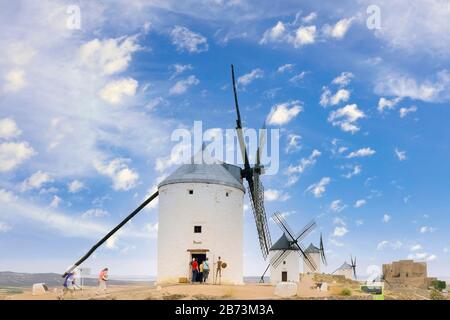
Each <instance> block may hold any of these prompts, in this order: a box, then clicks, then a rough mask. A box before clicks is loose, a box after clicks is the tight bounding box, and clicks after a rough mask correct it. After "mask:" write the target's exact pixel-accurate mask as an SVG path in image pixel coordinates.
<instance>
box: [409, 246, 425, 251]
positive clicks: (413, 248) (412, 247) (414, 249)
mask: <svg viewBox="0 0 450 320" xmlns="http://www.w3.org/2000/svg"><path fill="white" fill-rule="evenodd" d="M422 249H423V247H422V246H421V245H420V244H415V245H413V246H411V247H410V248H409V250H410V251H413V252H414V251H419V250H422Z"/></svg>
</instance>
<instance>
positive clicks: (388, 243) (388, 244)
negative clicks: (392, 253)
mask: <svg viewBox="0 0 450 320" xmlns="http://www.w3.org/2000/svg"><path fill="white" fill-rule="evenodd" d="M402 246H403V243H402V242H401V241H399V240H397V241H387V240H383V241H380V242H379V243H378V245H377V250H378V251H382V250H384V249H386V248H387V247H390V248H391V249H393V250H398V249H400V248H401V247H402Z"/></svg>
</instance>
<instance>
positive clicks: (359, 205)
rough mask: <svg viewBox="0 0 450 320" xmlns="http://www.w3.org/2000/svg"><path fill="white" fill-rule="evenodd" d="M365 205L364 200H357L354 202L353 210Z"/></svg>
mask: <svg viewBox="0 0 450 320" xmlns="http://www.w3.org/2000/svg"><path fill="white" fill-rule="evenodd" d="M366 203H367V201H366V200H364V199H359V200H356V202H355V204H354V207H355V208H361V207H362V206H364V205H365V204H366Z"/></svg>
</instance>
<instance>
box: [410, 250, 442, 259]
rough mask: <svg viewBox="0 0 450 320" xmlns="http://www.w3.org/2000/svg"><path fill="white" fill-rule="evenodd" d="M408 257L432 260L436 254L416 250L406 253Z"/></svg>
mask: <svg viewBox="0 0 450 320" xmlns="http://www.w3.org/2000/svg"><path fill="white" fill-rule="evenodd" d="M408 259H412V260H426V261H434V260H436V259H437V256H436V255H435V254H429V253H427V252H416V253H410V254H409V255H408Z"/></svg>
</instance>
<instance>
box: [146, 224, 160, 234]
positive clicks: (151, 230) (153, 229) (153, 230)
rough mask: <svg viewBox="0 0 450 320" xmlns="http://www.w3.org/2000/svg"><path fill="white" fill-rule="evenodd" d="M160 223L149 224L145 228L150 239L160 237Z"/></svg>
mask: <svg viewBox="0 0 450 320" xmlns="http://www.w3.org/2000/svg"><path fill="white" fill-rule="evenodd" d="M158 227H159V225H158V222H156V223H147V224H146V225H145V226H144V231H145V232H146V233H148V235H149V237H150V238H156V237H157V236H158Z"/></svg>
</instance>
